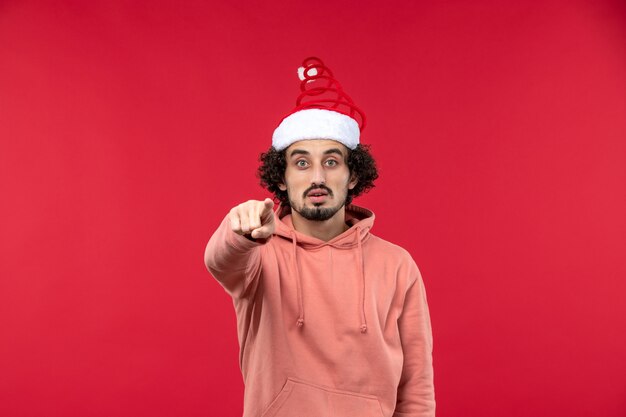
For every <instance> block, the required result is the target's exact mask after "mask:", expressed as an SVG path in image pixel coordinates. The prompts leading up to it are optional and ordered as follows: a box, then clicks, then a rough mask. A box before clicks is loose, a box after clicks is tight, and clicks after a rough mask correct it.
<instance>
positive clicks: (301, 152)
mask: <svg viewBox="0 0 626 417" xmlns="http://www.w3.org/2000/svg"><path fill="white" fill-rule="evenodd" d="M332 153H336V154H338V155H339V156H343V153H342V152H341V149H339V148H331V149H327V150H325V151H324V155H329V154H332ZM294 155H310V152H309V151H305V150H304V149H294V150H293V151H291V153H290V154H289V157H290V158H293V156H294Z"/></svg>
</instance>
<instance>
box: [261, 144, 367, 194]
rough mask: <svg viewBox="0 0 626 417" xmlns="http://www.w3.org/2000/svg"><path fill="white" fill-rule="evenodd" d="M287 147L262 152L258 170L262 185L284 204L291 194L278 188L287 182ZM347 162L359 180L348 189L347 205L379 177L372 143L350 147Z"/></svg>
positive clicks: (351, 172)
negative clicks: (371, 147) (372, 151)
mask: <svg viewBox="0 0 626 417" xmlns="http://www.w3.org/2000/svg"><path fill="white" fill-rule="evenodd" d="M285 153H286V149H283V150H281V151H277V150H276V148H274V147H273V146H272V147H270V149H269V150H268V151H267V152H263V153H261V155H260V156H259V161H260V162H261V165H260V166H259V168H258V170H257V177H259V179H260V180H261V186H262V187H265V188H267V190H268V191H270V192H272V193H274V196H275V198H276V200H278V201H280V203H281V204H282V205H283V206H288V205H290V204H289V196H288V195H287V191H283V190H281V189H280V188H278V184H284V183H285V170H286V169H287V160H286V158H285ZM346 163H347V164H348V169H349V170H350V174H351V175H352V174H354V175H355V176H356V177H357V179H358V182H357V184H356V185H355V186H354V188H353V189H351V190H348V196H347V199H346V205H348V204H350V203H351V202H352V199H353V198H354V197H358V196H359V195H361V194H363V193H366V192H368V191H369V190H371V189H372V188H374V180H375V179H376V178H378V170H377V169H376V161H375V160H374V157H373V156H372V154H371V153H370V145H362V144H359V145H357V147H356V148H354V149H350V148H348V155H347V157H346Z"/></svg>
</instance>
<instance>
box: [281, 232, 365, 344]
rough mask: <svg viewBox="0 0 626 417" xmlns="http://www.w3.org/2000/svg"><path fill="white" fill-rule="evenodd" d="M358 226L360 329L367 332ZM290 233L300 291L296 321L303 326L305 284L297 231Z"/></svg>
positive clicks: (363, 271) (292, 258)
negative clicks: (300, 263) (299, 262)
mask: <svg viewBox="0 0 626 417" xmlns="http://www.w3.org/2000/svg"><path fill="white" fill-rule="evenodd" d="M355 227H356V233H355V234H354V235H355V239H356V242H357V246H358V251H357V257H358V261H357V268H358V270H359V275H360V277H359V278H360V285H359V286H360V290H361V291H360V294H359V303H360V304H361V308H360V315H361V324H360V325H359V330H360V331H361V333H365V332H367V320H366V318H365V267H364V264H363V261H364V259H363V247H362V246H361V228H360V227H359V226H355ZM289 235H290V236H291V242H292V245H291V248H292V251H293V255H292V256H291V260H292V262H293V269H294V271H295V273H296V288H297V291H298V308H299V312H298V321H297V322H296V323H297V325H298V327H302V326H304V304H303V302H302V299H303V295H302V293H303V285H302V278H301V276H300V268H299V267H298V258H297V248H298V241H297V239H296V233H295V231H293V230H291V231H290V232H289Z"/></svg>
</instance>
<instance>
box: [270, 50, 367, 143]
mask: <svg viewBox="0 0 626 417" xmlns="http://www.w3.org/2000/svg"><path fill="white" fill-rule="evenodd" d="M298 76H299V77H300V79H301V80H302V81H301V83H300V90H301V93H300V95H299V96H298V98H297V100H296V107H295V109H293V110H292V111H291V112H290V113H289V114H287V115H286V116H285V117H283V119H282V120H281V122H280V124H279V125H278V127H277V128H276V130H274V134H273V136H272V146H273V147H274V148H275V149H276V150H278V151H280V150H283V149H285V148H287V147H288V146H289V145H291V144H292V143H294V142H297V141H300V140H310V139H332V140H336V141H338V142H341V143H343V144H344V145H346V147H348V148H350V149H354V148H356V147H357V145H358V144H359V140H360V136H361V132H362V131H363V129H364V128H365V114H364V113H363V111H362V110H361V109H359V108H358V107H357V106H356V105H355V104H354V102H353V101H352V99H351V98H350V96H348V95H347V94H346V93H345V92H344V91H343V88H342V87H341V85H340V84H339V82H337V80H336V79H335V78H334V77H333V74H332V72H331V71H330V69H329V68H328V67H326V66H325V65H324V63H323V62H322V60H321V59H319V58H317V57H309V58H307V59H305V60H304V62H303V63H302V66H301V67H300V68H298Z"/></svg>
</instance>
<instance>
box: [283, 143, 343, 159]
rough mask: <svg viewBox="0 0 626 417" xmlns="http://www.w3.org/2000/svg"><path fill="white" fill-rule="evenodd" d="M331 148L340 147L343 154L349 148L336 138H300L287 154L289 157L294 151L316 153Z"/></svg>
mask: <svg viewBox="0 0 626 417" xmlns="http://www.w3.org/2000/svg"><path fill="white" fill-rule="evenodd" d="M330 149H339V151H340V152H341V153H342V155H346V154H347V152H348V148H346V146H345V145H344V144H343V143H341V142H337V141H336V140H332V139H312V140H300V141H298V142H294V143H292V144H291V145H290V146H289V147H288V148H287V150H286V151H287V152H286V155H287V157H289V156H291V154H292V153H294V151H296V150H298V151H305V152H308V153H310V154H312V155H316V154H324V153H325V152H326V151H328V150H330ZM297 153H300V152H297Z"/></svg>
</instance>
